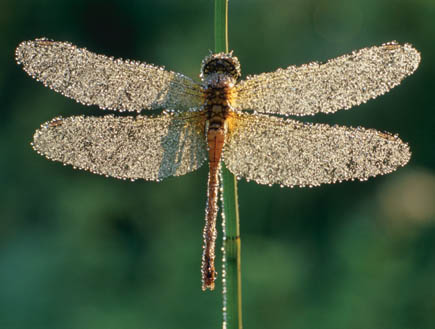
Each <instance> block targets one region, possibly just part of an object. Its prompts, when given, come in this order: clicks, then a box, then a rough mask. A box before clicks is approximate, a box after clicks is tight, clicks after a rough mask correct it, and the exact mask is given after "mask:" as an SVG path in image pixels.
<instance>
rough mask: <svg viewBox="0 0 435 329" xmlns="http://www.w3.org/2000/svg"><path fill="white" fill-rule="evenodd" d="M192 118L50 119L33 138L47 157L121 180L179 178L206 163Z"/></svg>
mask: <svg viewBox="0 0 435 329" xmlns="http://www.w3.org/2000/svg"><path fill="white" fill-rule="evenodd" d="M192 115H193V114H192V113H185V114H177V115H175V114H164V115H160V116H157V117H148V116H137V117H130V116H129V117H115V116H113V115H106V116H103V117H90V116H73V117H69V118H56V119H53V120H52V121H50V122H47V123H45V124H43V125H42V126H41V128H40V129H39V130H37V131H36V132H35V135H34V136H33V143H32V144H33V147H34V149H35V150H36V151H37V152H38V153H40V154H43V155H45V156H46V157H47V158H49V159H51V160H55V161H60V162H63V163H64V164H69V165H72V166H74V167H76V168H79V169H84V170H88V171H91V172H93V173H96V174H100V175H106V176H112V177H116V178H121V179H132V180H134V179H138V178H142V179H146V180H155V181H157V180H160V179H163V178H165V177H168V176H179V175H184V174H186V173H188V172H191V171H193V170H195V169H197V168H199V167H200V166H201V165H202V164H203V163H204V160H205V159H206V156H207V151H206V150H207V148H206V142H205V137H204V135H203V131H204V124H203V123H202V122H201V120H200V119H197V118H199V117H198V116H197V117H196V118H195V117H192Z"/></svg>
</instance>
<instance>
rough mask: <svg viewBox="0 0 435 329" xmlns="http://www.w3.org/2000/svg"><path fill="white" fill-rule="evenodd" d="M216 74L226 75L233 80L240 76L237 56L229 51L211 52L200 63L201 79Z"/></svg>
mask: <svg viewBox="0 0 435 329" xmlns="http://www.w3.org/2000/svg"><path fill="white" fill-rule="evenodd" d="M216 74H219V75H220V74H222V75H226V76H228V77H229V78H231V79H232V80H234V82H236V81H237V80H238V79H239V78H240V76H241V74H242V73H241V70H240V62H239V60H238V59H237V57H235V56H233V52H230V53H218V54H211V55H209V56H207V57H206V58H204V59H203V60H202V65H201V74H200V78H201V80H203V81H204V80H206V79H207V78H208V77H210V76H212V75H216Z"/></svg>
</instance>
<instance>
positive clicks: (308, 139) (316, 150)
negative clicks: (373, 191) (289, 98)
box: [224, 114, 411, 186]
mask: <svg viewBox="0 0 435 329" xmlns="http://www.w3.org/2000/svg"><path fill="white" fill-rule="evenodd" d="M235 121H236V122H237V125H236V126H235V128H234V129H233V131H232V132H231V133H230V134H229V137H228V141H227V143H226V146H225V150H224V161H225V164H226V166H227V168H228V169H229V170H230V171H231V172H232V173H233V174H235V175H236V176H239V177H244V178H246V179H247V180H254V181H255V182H257V183H259V184H281V185H284V186H296V185H298V186H317V185H320V184H324V183H335V182H339V181H343V180H353V179H360V180H366V179H367V178H369V177H373V176H376V175H379V174H386V173H389V172H391V171H393V170H395V169H396V168H397V167H400V166H404V165H405V164H406V163H407V162H408V161H409V159H410V156H411V153H410V150H409V147H408V145H407V144H405V143H404V142H402V141H401V140H400V139H399V138H398V137H396V136H392V135H390V134H388V133H381V132H379V131H376V130H372V129H364V128H348V127H340V126H329V125H326V124H305V123H301V122H298V121H294V120H285V119H282V118H275V117H269V116H264V115H250V114H242V115H239V116H238V118H237V120H235Z"/></svg>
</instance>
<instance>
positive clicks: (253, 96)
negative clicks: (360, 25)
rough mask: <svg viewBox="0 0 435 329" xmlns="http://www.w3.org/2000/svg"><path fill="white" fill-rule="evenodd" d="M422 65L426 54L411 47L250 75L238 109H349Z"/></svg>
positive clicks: (239, 92) (240, 88)
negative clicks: (423, 55) (423, 54)
mask: <svg viewBox="0 0 435 329" xmlns="http://www.w3.org/2000/svg"><path fill="white" fill-rule="evenodd" d="M419 62H420V53H419V52H418V51H417V50H415V49H414V48H413V47H412V46H411V45H409V44H405V45H399V44H397V43H396V42H391V43H387V44H383V45H382V46H379V47H370V48H364V49H361V50H358V51H354V52H352V53H351V54H347V55H344V56H341V57H337V58H335V59H331V60H329V61H328V62H326V63H324V64H319V63H310V64H305V65H302V66H299V67H296V66H290V67H288V68H286V69H278V70H277V71H275V72H271V73H263V74H259V75H254V76H250V77H248V78H247V79H246V80H244V81H241V82H240V83H239V84H238V85H237V86H236V87H235V94H234V100H233V107H234V108H235V109H236V110H246V109H251V110H255V111H258V112H263V113H276V114H284V115H312V114H315V113H318V112H323V113H332V112H335V111H337V110H340V109H349V108H351V107H352V106H355V105H358V104H361V103H364V102H366V101H368V100H369V99H372V98H375V97H377V96H379V95H382V94H384V93H386V92H387V91H388V90H390V89H391V88H393V87H395V86H397V85H398V84H399V83H400V82H401V81H402V80H403V79H404V78H405V77H406V76H408V75H410V74H412V73H413V72H414V71H415V70H416V68H417V66H418V64H419Z"/></svg>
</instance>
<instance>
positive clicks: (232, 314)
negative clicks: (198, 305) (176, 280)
mask: <svg viewBox="0 0 435 329" xmlns="http://www.w3.org/2000/svg"><path fill="white" fill-rule="evenodd" d="M214 22H215V29H214V31H215V32H214V33H215V52H216V53H219V52H228V0H215V16H214ZM221 174H222V175H221V179H222V187H223V190H222V202H223V218H224V222H223V231H224V243H223V247H224V257H223V271H222V272H223V276H224V277H223V280H222V281H223V319H224V326H223V327H224V328H226V329H242V282H241V267H240V248H241V240H240V225H239V206H238V199H237V180H236V178H235V177H234V175H233V174H231V173H230V172H229V171H228V169H227V168H226V167H225V164H223V163H222V172H221Z"/></svg>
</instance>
